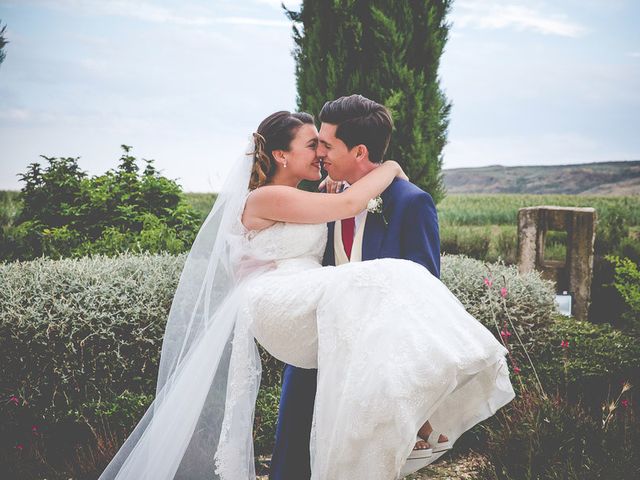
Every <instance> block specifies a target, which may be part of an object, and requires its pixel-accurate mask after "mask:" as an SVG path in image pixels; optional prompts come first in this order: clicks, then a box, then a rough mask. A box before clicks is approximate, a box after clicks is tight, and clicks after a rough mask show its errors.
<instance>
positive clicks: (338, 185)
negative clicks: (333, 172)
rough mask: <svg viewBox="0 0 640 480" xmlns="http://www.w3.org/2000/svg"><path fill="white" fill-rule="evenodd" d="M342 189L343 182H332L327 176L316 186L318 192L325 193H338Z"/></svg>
mask: <svg viewBox="0 0 640 480" xmlns="http://www.w3.org/2000/svg"><path fill="white" fill-rule="evenodd" d="M343 188H344V182H343V181H342V180H333V179H332V178H331V177H330V176H329V175H327V176H326V177H325V178H324V180H322V182H320V185H318V190H319V191H321V192H322V191H325V192H326V193H340V192H341V191H342V189H343Z"/></svg>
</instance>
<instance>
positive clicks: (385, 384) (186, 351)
mask: <svg viewBox="0 0 640 480" xmlns="http://www.w3.org/2000/svg"><path fill="white" fill-rule="evenodd" d="M248 150H249V149H247V151H248ZM251 166H252V156H251V155H244V156H243V157H242V158H241V159H239V161H238V162H237V163H236V164H235V165H234V166H233V167H232V169H231V172H230V174H229V175H228V177H227V180H226V182H225V185H224V186H223V188H222V190H221V192H220V194H219V195H218V198H217V200H216V202H215V204H214V206H213V208H212V210H211V212H210V213H209V215H208V216H207V218H206V219H205V221H204V223H203V225H202V226H201V228H200V231H199V232H198V235H197V237H196V239H195V241H194V244H193V246H192V248H191V250H190V252H189V255H188V257H187V259H186V261H185V266H184V269H183V271H182V274H181V276H180V281H179V283H178V288H177V289H176V293H175V295H174V298H173V301H172V305H171V310H170V312H169V317H168V319H167V324H166V328H165V333H164V335H163V342H162V350H161V356H160V365H159V372H158V381H157V385H156V396H155V398H154V400H153V402H152V404H151V405H150V406H149V408H148V409H147V411H146V412H145V413H144V415H143V417H142V418H141V419H140V421H139V422H138V424H137V425H136V427H135V428H134V429H133V431H132V432H131V433H130V434H129V436H128V438H127V439H126V441H125V442H124V444H123V445H122V446H121V447H120V449H119V450H118V452H117V453H116V455H115V456H114V457H113V458H112V459H111V461H110V463H109V464H108V465H107V467H106V468H105V470H104V471H103V473H102V474H101V475H100V478H99V480H133V479H135V480H178V479H180V480H182V479H184V480H213V479H221V480H254V479H255V478H256V475H255V468H254V450H253V423H254V410H255V401H256V397H257V393H258V388H259V385H260V375H261V366H260V357H259V352H258V350H257V347H256V344H255V340H254V337H255V339H257V340H258V342H260V343H261V344H262V345H263V346H264V347H265V348H266V349H267V350H268V351H269V352H270V353H271V354H272V355H274V356H275V357H276V358H278V359H280V360H282V361H284V362H287V363H289V364H292V365H296V366H299V367H303V368H317V369H318V388H317V393H316V398H315V407H314V408H315V410H314V418H313V426H312V432H311V444H310V453H311V463H312V464H311V468H312V475H313V479H314V480H336V479H349V480H358V479H363V480H365V479H366V480H375V479H380V480H391V479H394V478H397V477H398V476H399V475H400V472H401V471H402V470H401V469H402V467H403V464H404V463H405V460H406V458H407V456H408V455H409V453H410V452H411V450H412V448H413V446H414V443H415V435H416V432H417V431H418V429H419V428H420V426H421V425H422V424H423V423H424V422H425V421H426V420H427V419H429V420H430V421H431V424H432V425H433V427H434V429H436V430H439V431H441V432H444V433H445V434H446V435H447V436H448V437H449V439H450V441H451V443H452V444H453V443H454V442H455V441H456V439H457V438H458V437H459V436H460V435H461V434H462V433H463V432H465V431H466V430H468V429H469V428H471V427H472V426H473V425H475V424H477V423H478V422H481V421H482V420H484V419H486V418H488V417H490V416H491V415H493V414H494V413H495V412H496V411H497V410H498V409H499V408H501V407H502V406H504V405H505V404H507V403H508V402H509V401H511V400H512V399H513V398H514V397H515V393H514V391H513V388H512V385H511V382H510V379H509V370H508V366H507V363H506V360H505V354H506V353H507V350H506V349H505V348H504V347H503V346H502V344H500V342H499V341H498V340H496V338H495V337H494V336H493V335H492V334H491V332H490V331H489V330H487V329H486V328H485V327H484V326H483V325H482V324H481V323H480V322H479V321H477V320H476V319H475V318H473V317H472V316H471V315H470V314H469V313H468V312H466V310H465V309H464V307H463V306H462V304H461V303H460V302H459V301H458V299H457V298H456V297H455V296H454V295H453V294H452V293H451V292H450V291H449V290H448V289H447V288H446V287H445V286H444V284H442V283H441V282H440V280H438V279H437V278H436V277H434V276H432V275H431V273H429V271H428V270H427V269H426V268H424V267H422V266H420V265H418V264H416V263H413V262H411V261H408V260H398V259H380V260H371V261H365V262H356V263H351V264H346V265H341V266H338V267H322V266H321V259H322V256H323V252H324V248H325V244H326V241H327V226H326V225H325V224H320V225H311V224H293V223H275V224H274V225H272V226H271V227H269V228H266V229H264V230H261V231H247V230H246V228H244V226H243V225H242V223H241V221H240V218H241V215H242V211H243V208H244V205H245V203H246V198H247V196H248V195H249V194H250V193H249V192H248V191H247V185H248V184H249V176H250V172H251ZM440 455H442V453H436V454H434V455H433V457H431V458H430V460H431V461H433V460H435V459H437V458H438V456H440Z"/></svg>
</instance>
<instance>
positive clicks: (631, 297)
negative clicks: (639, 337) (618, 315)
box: [606, 255, 640, 331]
mask: <svg viewBox="0 0 640 480" xmlns="http://www.w3.org/2000/svg"><path fill="white" fill-rule="evenodd" d="M606 258H607V260H609V261H610V262H612V263H613V265H614V268H615V277H614V282H613V287H614V288H615V289H616V291H617V292H618V293H619V294H620V296H621V297H622V299H623V300H624V303H625V307H626V308H625V310H624V312H623V313H622V319H623V321H624V322H625V323H626V324H627V325H628V326H629V327H630V328H632V329H634V330H636V331H640V270H639V269H638V265H637V264H636V263H635V262H633V261H631V259H629V258H620V257H618V256H615V255H608V256H607V257H606Z"/></svg>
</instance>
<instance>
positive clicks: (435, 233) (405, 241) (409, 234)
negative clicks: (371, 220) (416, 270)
mask: <svg viewBox="0 0 640 480" xmlns="http://www.w3.org/2000/svg"><path fill="white" fill-rule="evenodd" d="M401 238H402V252H403V258H405V259H407V260H412V261H414V262H416V263H419V264H421V265H423V266H424V267H425V268H426V269H427V270H429V271H430V272H431V274H432V275H433V276H435V277H437V278H440V229H439V226H438V212H437V211H436V206H435V203H434V202H433V198H431V195H429V194H428V193H427V192H421V193H419V194H417V195H415V196H413V198H411V200H410V201H409V204H408V205H407V207H406V209H405V212H404V215H403V224H402V235H401Z"/></svg>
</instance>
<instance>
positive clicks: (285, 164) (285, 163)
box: [284, 160, 287, 168]
mask: <svg viewBox="0 0 640 480" xmlns="http://www.w3.org/2000/svg"><path fill="white" fill-rule="evenodd" d="M284 168H287V161H286V160H285V161H284Z"/></svg>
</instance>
